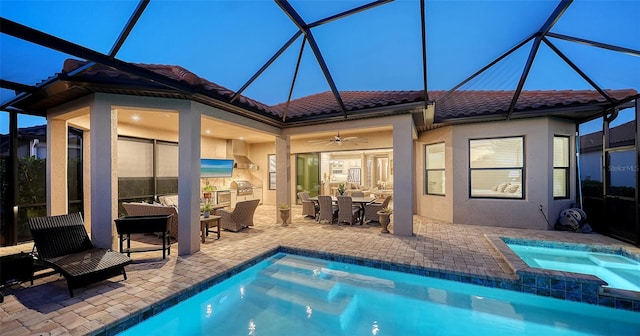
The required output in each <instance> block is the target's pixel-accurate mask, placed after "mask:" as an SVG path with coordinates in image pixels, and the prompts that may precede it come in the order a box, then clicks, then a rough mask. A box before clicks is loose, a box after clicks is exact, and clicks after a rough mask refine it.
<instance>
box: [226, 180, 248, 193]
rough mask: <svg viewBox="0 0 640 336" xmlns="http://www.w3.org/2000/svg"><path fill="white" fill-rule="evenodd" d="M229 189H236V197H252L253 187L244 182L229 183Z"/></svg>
mask: <svg viewBox="0 0 640 336" xmlns="http://www.w3.org/2000/svg"><path fill="white" fill-rule="evenodd" d="M230 187H231V189H236V192H237V193H238V196H245V195H253V185H252V184H251V182H249V181H246V180H235V181H233V182H231V185H230Z"/></svg>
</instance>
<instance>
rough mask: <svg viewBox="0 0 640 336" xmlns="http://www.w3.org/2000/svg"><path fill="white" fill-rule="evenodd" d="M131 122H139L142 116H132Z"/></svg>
mask: <svg viewBox="0 0 640 336" xmlns="http://www.w3.org/2000/svg"><path fill="white" fill-rule="evenodd" d="M131 120H133V121H139V120H140V116H139V115H137V114H134V115H132V116H131Z"/></svg>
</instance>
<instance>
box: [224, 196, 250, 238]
mask: <svg viewBox="0 0 640 336" xmlns="http://www.w3.org/2000/svg"><path fill="white" fill-rule="evenodd" d="M258 203H260V200H259V199H254V200H248V201H240V202H238V203H236V207H235V208H234V209H233V210H232V211H230V210H226V209H218V210H216V215H218V216H220V217H221V218H220V228H222V229H224V230H229V231H233V232H238V231H240V230H242V229H244V228H247V227H249V226H253V214H254V213H255V212H256V208H257V207H258Z"/></svg>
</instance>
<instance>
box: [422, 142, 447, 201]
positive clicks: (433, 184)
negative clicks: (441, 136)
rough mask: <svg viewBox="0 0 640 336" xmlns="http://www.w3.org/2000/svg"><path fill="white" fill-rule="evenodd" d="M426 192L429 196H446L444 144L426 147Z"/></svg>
mask: <svg viewBox="0 0 640 336" xmlns="http://www.w3.org/2000/svg"><path fill="white" fill-rule="evenodd" d="M424 159H425V162H424V166H425V190H426V192H427V195H441V196H444V195H445V177H444V173H445V161H444V142H443V143H438V144H433V145H426V146H424Z"/></svg>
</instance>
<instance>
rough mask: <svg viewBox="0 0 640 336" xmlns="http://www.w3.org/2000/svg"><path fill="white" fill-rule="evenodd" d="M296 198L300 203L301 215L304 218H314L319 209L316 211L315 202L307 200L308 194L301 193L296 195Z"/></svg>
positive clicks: (305, 192)
mask: <svg viewBox="0 0 640 336" xmlns="http://www.w3.org/2000/svg"><path fill="white" fill-rule="evenodd" d="M298 197H299V198H300V202H302V214H303V215H304V216H306V217H313V218H316V216H317V215H318V211H319V210H320V209H318V206H317V205H316V202H314V201H311V200H309V192H308V191H301V192H299V193H298Z"/></svg>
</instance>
